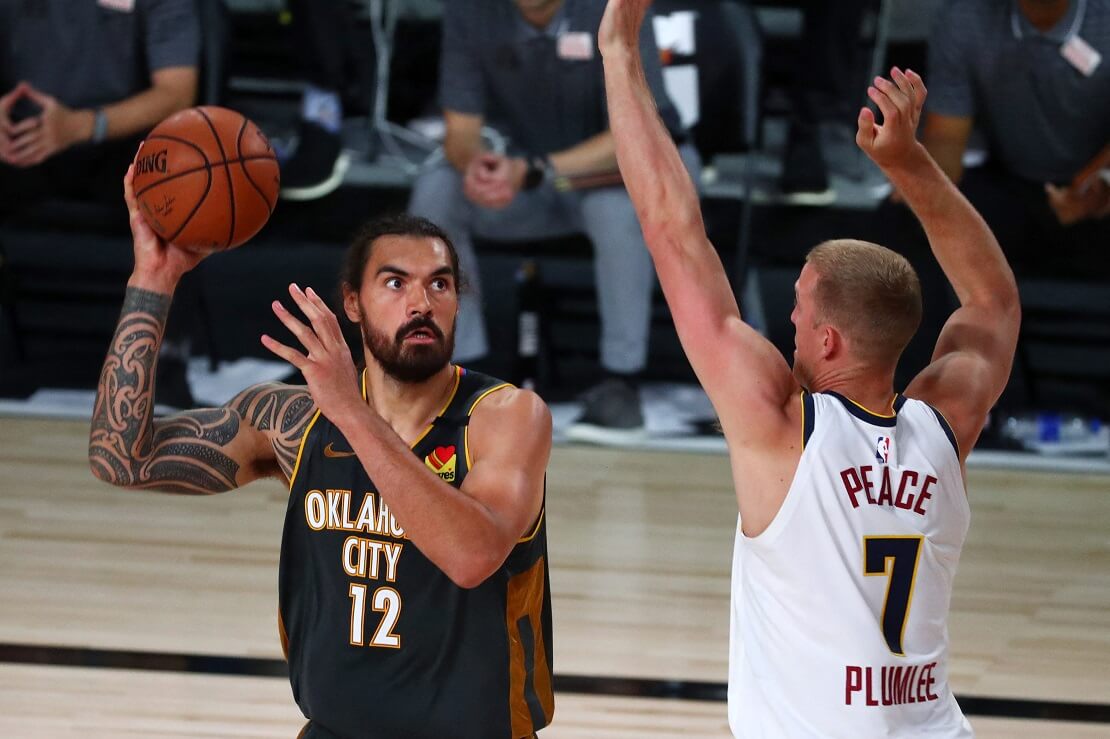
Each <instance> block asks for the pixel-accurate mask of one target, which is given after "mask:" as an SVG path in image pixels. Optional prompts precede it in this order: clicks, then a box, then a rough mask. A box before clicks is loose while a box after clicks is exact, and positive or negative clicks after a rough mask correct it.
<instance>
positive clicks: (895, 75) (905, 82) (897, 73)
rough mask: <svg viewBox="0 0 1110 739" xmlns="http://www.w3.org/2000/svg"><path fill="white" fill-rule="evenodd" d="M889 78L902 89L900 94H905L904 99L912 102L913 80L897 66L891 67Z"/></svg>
mask: <svg viewBox="0 0 1110 739" xmlns="http://www.w3.org/2000/svg"><path fill="white" fill-rule="evenodd" d="M890 80H891V82H893V83H894V84H895V86H897V87H898V89H899V90H901V91H902V94H903V95H905V96H906V100H908V101H909V102H911V103H912V102H913V82H912V81H911V80H910V78H909V77H907V76H906V74H905V72H903V71H902V70H901V69H899V68H898V67H891V69H890Z"/></svg>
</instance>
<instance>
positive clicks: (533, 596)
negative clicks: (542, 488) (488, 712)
mask: <svg viewBox="0 0 1110 739" xmlns="http://www.w3.org/2000/svg"><path fill="white" fill-rule="evenodd" d="M544 580H545V578H544V558H543V557H540V558H538V559H537V560H536V563H535V564H533V565H532V566H531V567H529V568H528V569H527V570H525V571H524V572H521V573H520V574H519V575H514V576H513V577H512V578H510V579H509V584H508V592H507V594H506V598H505V601H506V602H505V628H506V630H507V631H508V633H509V637H510V638H509V639H507V640H506V641H507V642H508V645H509V654H508V657H509V715H510V718H511V721H512V732H513V733H512V735H513V736H531V735H532V733H533V732H535V731H536V729H538V728H539V726H536V724H535V722H534V721H533V718H532V711H531V709H530V708H529V706H528V697H529V696H528V693H530V694H531V696H532V697H533V698H535V699H536V702H537V703H539V706H540V710H542V711H543V719H544V723H543V724H541V726H542V725H546V724H547V723H548V722H550V721H551V716H552V714H554V713H555V694H554V692H553V691H552V688H551V669H550V668H549V667H548V654H547V645H546V644H545V643H544V633H543V604H544V595H545V594H544ZM522 622H523V624H524V625H526V626H527V627H528V628H527V631H528V633H522V629H521V625H522ZM526 636H528V637H531V638H530V639H527V638H525V637H526ZM526 649H530V650H531V651H532V655H531V656H532V659H531V660H530V661H531V663H532V685H531V686H529V685H528V671H527V669H526V668H525V665H526V659H525V657H526V655H525V650H526ZM526 691H527V693H526Z"/></svg>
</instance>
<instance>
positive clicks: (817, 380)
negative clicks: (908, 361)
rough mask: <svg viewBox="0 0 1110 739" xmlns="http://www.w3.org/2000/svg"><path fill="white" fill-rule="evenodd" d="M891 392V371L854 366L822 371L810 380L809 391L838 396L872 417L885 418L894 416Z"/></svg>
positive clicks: (892, 373)
mask: <svg viewBox="0 0 1110 739" xmlns="http://www.w3.org/2000/svg"><path fill="white" fill-rule="evenodd" d="M893 388H894V371H893V370H890V371H888V372H883V371H877V370H876V369H875V368H874V367H868V366H863V365H853V366H849V367H835V368H833V367H830V368H828V369H827V370H824V371H823V372H821V373H819V374H818V375H817V376H816V377H814V378H813V382H812V383H811V387H810V390H811V391H813V392H816V393H823V392H829V391H831V392H835V393H839V394H841V395H843V396H844V397H846V398H848V399H849V400H851V401H853V402H855V403H857V404H859V405H862V406H863V407H864V408H866V409H867V410H869V411H871V412H872V413H877V414H879V415H884V416H886V415H891V414H892V413H893V412H894V411H893V405H892V404H893V403H894V390H893Z"/></svg>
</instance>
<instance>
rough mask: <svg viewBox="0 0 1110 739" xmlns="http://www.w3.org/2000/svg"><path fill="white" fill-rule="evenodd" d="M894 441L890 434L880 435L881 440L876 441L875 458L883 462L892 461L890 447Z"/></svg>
mask: <svg viewBox="0 0 1110 739" xmlns="http://www.w3.org/2000/svg"><path fill="white" fill-rule="evenodd" d="M891 444H893V442H892V441H891V439H890V437H889V436H880V437H879V440H878V441H876V442H875V459H877V460H879V461H880V462H882V463H883V464H886V463H888V462H889V461H890V447H891Z"/></svg>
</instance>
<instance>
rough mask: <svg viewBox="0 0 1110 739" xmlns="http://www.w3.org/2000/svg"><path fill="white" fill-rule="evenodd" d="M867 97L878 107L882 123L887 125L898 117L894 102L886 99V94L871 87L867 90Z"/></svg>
mask: <svg viewBox="0 0 1110 739" xmlns="http://www.w3.org/2000/svg"><path fill="white" fill-rule="evenodd" d="M867 97H869V98H871V100H872V101H873V102H874V103H875V105H877V106H879V110H880V111H881V112H882V114H883V123H889V122H890V121H892V120H894V119H895V118H897V117H898V107H897V106H896V105H895V104H894V102H893V101H892V100H891V99H890V98H889V97H887V94H886V93H885V92H883V91H882V90H880V89H879V88H877V87H875V86H874V85H872V86H871V87H868V88H867Z"/></svg>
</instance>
